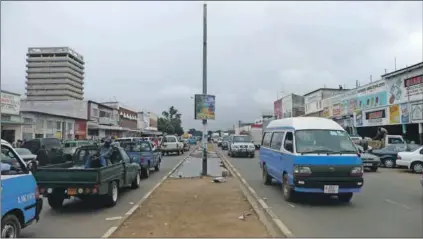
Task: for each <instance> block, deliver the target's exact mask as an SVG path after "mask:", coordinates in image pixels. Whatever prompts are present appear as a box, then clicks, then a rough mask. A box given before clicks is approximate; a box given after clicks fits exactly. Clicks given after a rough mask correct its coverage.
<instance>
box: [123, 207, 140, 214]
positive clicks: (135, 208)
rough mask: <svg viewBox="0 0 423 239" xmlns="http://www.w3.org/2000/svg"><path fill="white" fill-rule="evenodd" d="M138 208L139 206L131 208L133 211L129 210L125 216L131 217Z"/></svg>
mask: <svg viewBox="0 0 423 239" xmlns="http://www.w3.org/2000/svg"><path fill="white" fill-rule="evenodd" d="M137 208H138V205H135V206H133V207H131V209H129V211H128V212H127V213H125V215H131V214H132V213H134V212H135V210H137Z"/></svg>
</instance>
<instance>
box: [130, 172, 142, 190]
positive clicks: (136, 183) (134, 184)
mask: <svg viewBox="0 0 423 239" xmlns="http://www.w3.org/2000/svg"><path fill="white" fill-rule="evenodd" d="M140 183H141V172H138V173H137V176H135V178H134V181H133V182H132V184H131V188H132V189H137V188H139V187H140Z"/></svg>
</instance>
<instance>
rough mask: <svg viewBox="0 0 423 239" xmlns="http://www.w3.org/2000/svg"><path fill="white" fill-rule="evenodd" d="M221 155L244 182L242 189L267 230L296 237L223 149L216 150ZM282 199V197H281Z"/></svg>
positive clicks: (274, 235)
mask: <svg viewBox="0 0 423 239" xmlns="http://www.w3.org/2000/svg"><path fill="white" fill-rule="evenodd" d="M216 152H218V154H219V155H220V158H221V159H222V161H223V163H224V164H225V165H226V167H227V169H228V170H229V171H230V172H231V174H232V175H237V176H238V179H239V181H240V182H241V184H242V188H241V189H242V191H243V192H244V194H245V196H246V197H247V199H248V201H249V202H250V204H251V205H252V206H253V208H254V210H255V211H256V213H257V215H259V217H260V220H261V222H262V223H263V224H264V225H265V226H266V228H267V230H268V231H269V232H271V234H272V236H273V237H295V236H294V234H293V233H292V231H291V230H289V229H288V227H287V226H286V225H285V224H284V223H283V222H282V221H281V220H280V219H279V218H278V217H277V216H276V215H275V213H273V211H272V210H271V208H270V207H269V206H268V205H267V203H266V202H265V201H264V200H263V199H262V198H260V197H259V196H258V195H257V193H256V192H255V190H254V189H253V188H252V187H251V186H250V185H249V184H248V183H247V181H246V180H245V179H244V178H243V177H242V176H241V174H240V173H239V172H238V170H237V169H236V168H235V167H234V166H233V165H232V163H231V162H229V160H228V159H227V158H226V156H225V155H224V154H223V153H222V151H221V150H216ZM281 200H282V199H281Z"/></svg>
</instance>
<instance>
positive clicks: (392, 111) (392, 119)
mask: <svg viewBox="0 0 423 239" xmlns="http://www.w3.org/2000/svg"><path fill="white" fill-rule="evenodd" d="M389 123H390V124H400V123H401V118H400V106H399V105H391V106H389Z"/></svg>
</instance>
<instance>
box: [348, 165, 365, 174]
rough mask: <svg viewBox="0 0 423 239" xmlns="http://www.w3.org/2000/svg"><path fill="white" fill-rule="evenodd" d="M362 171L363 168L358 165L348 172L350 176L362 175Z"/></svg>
mask: <svg viewBox="0 0 423 239" xmlns="http://www.w3.org/2000/svg"><path fill="white" fill-rule="evenodd" d="M363 171H364V169H363V167H362V166H360V167H354V168H352V169H351V172H350V174H351V175H352V176H363Z"/></svg>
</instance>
